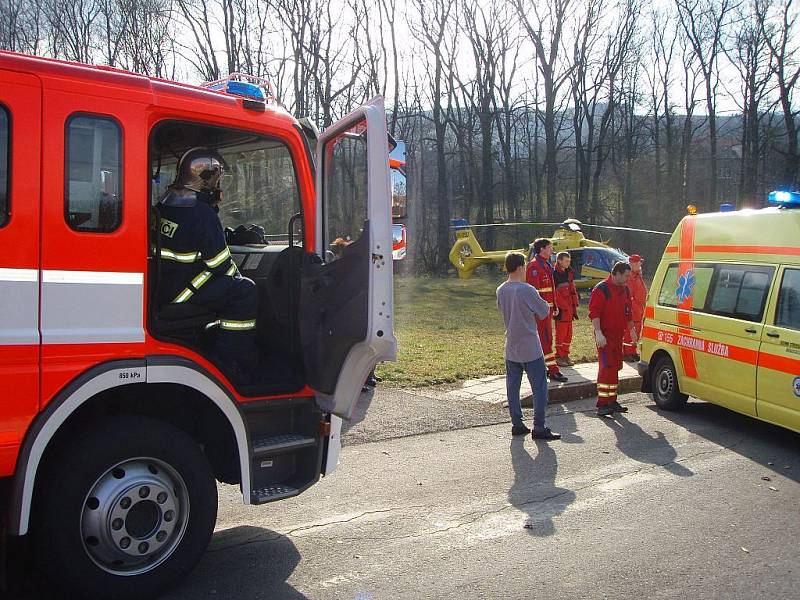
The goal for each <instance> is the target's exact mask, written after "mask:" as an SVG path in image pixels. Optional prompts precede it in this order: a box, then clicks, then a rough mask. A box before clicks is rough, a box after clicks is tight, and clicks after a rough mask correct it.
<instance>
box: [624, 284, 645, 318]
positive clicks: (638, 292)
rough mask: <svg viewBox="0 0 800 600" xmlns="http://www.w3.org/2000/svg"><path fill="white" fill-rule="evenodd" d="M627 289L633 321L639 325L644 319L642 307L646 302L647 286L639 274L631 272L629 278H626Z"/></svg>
mask: <svg viewBox="0 0 800 600" xmlns="http://www.w3.org/2000/svg"><path fill="white" fill-rule="evenodd" d="M628 289H629V290H630V291H631V310H632V313H631V314H632V318H633V321H634V322H636V323H640V322H641V321H642V319H643V318H644V305H645V303H646V302H647V286H646V285H645V284H644V279H643V278H642V274H641V273H635V272H633V271H631V276H630V277H628Z"/></svg>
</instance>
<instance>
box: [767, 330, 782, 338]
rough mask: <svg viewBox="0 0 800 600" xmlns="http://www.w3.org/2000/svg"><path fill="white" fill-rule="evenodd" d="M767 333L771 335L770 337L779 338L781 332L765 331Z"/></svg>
mask: <svg viewBox="0 0 800 600" xmlns="http://www.w3.org/2000/svg"><path fill="white" fill-rule="evenodd" d="M767 335H768V336H769V337H771V338H779V337H781V334H780V333H775V332H773V331H769V332H767Z"/></svg>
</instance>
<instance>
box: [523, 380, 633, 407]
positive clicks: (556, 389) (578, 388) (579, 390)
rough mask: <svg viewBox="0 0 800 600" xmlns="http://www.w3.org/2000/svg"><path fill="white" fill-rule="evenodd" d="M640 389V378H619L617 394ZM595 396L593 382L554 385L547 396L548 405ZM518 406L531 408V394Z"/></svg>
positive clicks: (595, 390)
mask: <svg viewBox="0 0 800 600" xmlns="http://www.w3.org/2000/svg"><path fill="white" fill-rule="evenodd" d="M641 389H642V378H641V377H640V376H638V375H637V376H635V377H626V378H624V379H622V378H620V380H619V387H618V388H617V391H618V393H619V394H627V393H630V392H638V391H640V390H641ZM596 395H597V386H596V384H595V382H594V381H586V382H580V383H573V384H572V385H569V382H568V383H567V384H558V383H557V384H555V385H552V384H551V385H550V389H549V390H548V394H547V401H548V404H560V403H562V402H571V401H573V400H583V399H584V398H593V397H594V396H596ZM520 404H522V406H523V407H525V408H531V407H532V406H533V394H527V393H526V394H525V395H522V396H520Z"/></svg>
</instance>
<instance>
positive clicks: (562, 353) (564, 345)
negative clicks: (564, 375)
mask: <svg viewBox="0 0 800 600" xmlns="http://www.w3.org/2000/svg"><path fill="white" fill-rule="evenodd" d="M571 344H572V319H570V320H569V321H559V320H556V356H559V357H562V358H566V357H567V356H569V347H570V345H571Z"/></svg>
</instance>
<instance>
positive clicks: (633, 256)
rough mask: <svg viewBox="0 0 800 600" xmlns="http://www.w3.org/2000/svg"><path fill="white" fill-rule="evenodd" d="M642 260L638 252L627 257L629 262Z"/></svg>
mask: <svg viewBox="0 0 800 600" xmlns="http://www.w3.org/2000/svg"><path fill="white" fill-rule="evenodd" d="M642 260H643V259H642V257H641V256H639V255H638V254H631V255H630V256H629V257H628V262H629V263H635V262H642Z"/></svg>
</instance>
